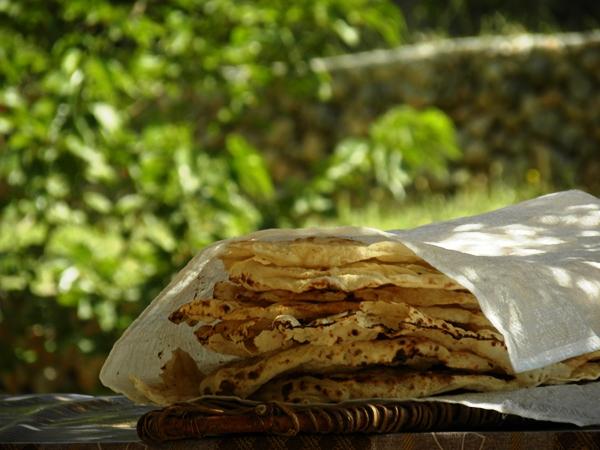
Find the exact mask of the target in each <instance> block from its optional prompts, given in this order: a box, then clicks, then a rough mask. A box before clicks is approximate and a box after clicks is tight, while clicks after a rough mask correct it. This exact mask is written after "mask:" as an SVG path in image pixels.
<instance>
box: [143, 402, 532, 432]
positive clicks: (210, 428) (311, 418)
mask: <svg viewBox="0 0 600 450" xmlns="http://www.w3.org/2000/svg"><path fill="white" fill-rule="evenodd" d="M541 424H543V422H538V421H535V420H531V419H524V418H522V417H518V416H512V415H506V414H501V413H499V412H496V411H491V410H486V409H479V408H470V407H467V406H464V405H459V404H453V403H441V402H366V403H347V404H335V405H327V406H306V405H293V406H291V405H289V404H281V403H259V402H252V401H244V400H235V399H229V398H227V399H224V398H214V397H212V398H203V399H200V400H196V401H193V402H187V403H177V404H175V405H172V406H168V407H165V408H162V409H159V410H155V411H150V412H148V413H146V414H144V415H143V416H142V417H141V418H140V419H139V421H138V424H137V432H138V435H139V436H140V438H141V439H142V440H143V441H145V442H148V443H160V442H167V441H173V440H178V439H198V438H202V437H205V436H218V435H232V434H248V433H264V434H278V435H285V436H294V435H296V434H298V433H324V434H327V433H396V432H400V431H432V430H435V431H447V430H474V429H486V428H495V429H498V428H502V429H515V427H516V428H519V427H524V426H525V427H539V426H540V425H541Z"/></svg>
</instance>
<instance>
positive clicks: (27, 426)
mask: <svg viewBox="0 0 600 450" xmlns="http://www.w3.org/2000/svg"><path fill="white" fill-rule="evenodd" d="M150 409H154V408H153V407H151V406H140V405H134V404H132V403H131V402H130V401H129V400H127V399H125V398H124V397H121V396H107V397H91V396H84V395H73V394H69V395H66V394H53V395H26V396H19V397H6V396H4V397H0V447H1V448H9V449H10V448H28V449H33V448H42V449H46V448H47V449H59V448H70V449H88V448H90V449H91V448H94V449H99V448H100V449H105V448H106V449H138V448H140V449H141V448H148V446H147V445H145V444H144V443H142V442H140V440H139V439H138V437H137V434H136V431H135V425H136V422H137V419H138V418H139V417H140V416H141V415H142V414H144V413H145V412H147V411H149V410H150ZM160 448H163V449H170V448H174V449H187V448H190V449H191V448H201V449H211V450H213V449H214V450H217V449H219V450H221V449H223V450H225V449H232V450H233V449H236V450H237V449H244V450H254V449H256V450H261V449H269V448H276V449H283V448H290V449H327V450H350V449H390V450H391V449H429V448H432V449H496V448H511V449H513V448H514V449H526V448H527V449H528V448H531V449H549V448H557V449H583V448H587V449H593V448H600V427H591V428H577V427H572V426H566V425H560V424H557V425H556V426H555V427H554V426H553V427H552V429H545V430H533V429H529V430H528V429H526V430H519V431H514V430H483V431H482V430H478V431H469V430H464V431H460V432H435V433H431V432H426V433H396V434H387V435H298V436H295V437H285V436H263V435H250V436H232V437H217V438H205V439H202V440H199V441H181V442H174V443H171V444H168V445H163V446H161V447H160Z"/></svg>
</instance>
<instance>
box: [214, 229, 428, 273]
mask: <svg viewBox="0 0 600 450" xmlns="http://www.w3.org/2000/svg"><path fill="white" fill-rule="evenodd" d="M252 257H253V258H255V260H256V261H259V262H262V263H263V264H271V265H275V266H280V267H312V268H320V267H333V266H343V265H346V264H350V263H354V262H358V261H365V260H368V259H376V260H379V261H383V262H394V263H414V262H418V261H423V260H422V259H421V258H419V257H418V256H417V255H415V253H414V252H413V251H412V250H410V249H409V248H408V247H406V246H405V245H404V244H401V243H400V242H395V241H381V242H376V243H373V244H370V245H367V244H364V243H362V242H359V241H355V240H352V239H343V238H337V237H309V238H302V239H296V240H293V241H276V242H268V241H237V242H232V243H230V244H229V245H228V246H227V248H226V250H225V252H224V253H223V255H222V256H221V258H222V259H223V261H224V262H225V267H226V268H227V269H229V268H230V266H231V264H233V263H235V262H237V261H241V260H244V259H248V258H252Z"/></svg>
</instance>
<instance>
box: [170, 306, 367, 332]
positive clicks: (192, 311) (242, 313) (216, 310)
mask: <svg viewBox="0 0 600 450" xmlns="http://www.w3.org/2000/svg"><path fill="white" fill-rule="evenodd" d="M359 306H360V303H358V302H329V303H322V304H319V303H301V302H293V303H287V304H282V303H271V304H267V305H266V306H254V305H253V304H250V305H248V303H243V302H237V301H222V300H214V299H203V300H195V301H193V302H190V303H186V304H184V305H182V306H180V307H179V308H178V309H177V310H176V311H174V312H173V313H172V314H171V315H170V316H169V320H170V321H171V322H173V323H181V322H184V321H185V322H186V323H188V324H189V325H192V326H193V325H195V324H196V323H197V322H212V321H214V320H217V319H219V320H224V321H225V320H244V319H256V318H261V319H270V320H274V319H275V318H276V317H278V316H281V315H290V316H293V317H295V318H296V319H299V320H314V319H317V318H319V317H326V316H331V315H334V314H339V313H341V312H344V311H355V310H357V309H358V308H359Z"/></svg>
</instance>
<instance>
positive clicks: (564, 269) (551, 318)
mask: <svg viewBox="0 0 600 450" xmlns="http://www.w3.org/2000/svg"><path fill="white" fill-rule="evenodd" d="M599 231H600V202H598V200H597V199H595V198H594V197H592V196H590V195H589V194H585V193H583V192H578V191H569V192H563V193H558V194H551V195H547V196H544V197H540V198H537V199H534V200H530V201H526V202H524V203H521V204H519V205H515V206H510V207H507V208H503V209H501V210H497V211H493V212H491V213H487V214H483V215H480V216H476V217H467V218H461V219H457V220H452V221H448V222H442V223H438V224H432V225H427V226H423V227H420V228H417V229H415V230H411V231H397V233H398V234H399V235H400V237H401V239H403V240H404V241H405V242H407V244H412V245H413V246H414V248H416V249H418V250H419V252H418V253H419V254H420V255H421V256H423V257H424V258H425V259H426V260H427V261H428V262H429V263H430V264H432V265H433V266H434V267H436V268H437V269H439V270H441V271H443V272H444V273H446V274H448V275H450V276H451V277H453V278H456V280H457V281H458V282H460V283H461V284H462V285H464V286H465V287H467V288H468V289H469V290H471V291H472V292H473V293H474V294H475V295H476V296H477V298H478V299H479V301H480V304H481V307H482V310H483V311H484V313H485V314H486V316H487V317H488V318H489V319H490V320H491V321H492V323H493V324H494V325H495V326H496V327H497V328H498V329H499V330H500V331H501V332H502V333H503V334H504V336H505V338H506V341H507V345H508V347H509V350H514V352H512V353H511V361H512V362H513V365H515V369H516V370H529V369H532V368H535V367H541V366H543V365H547V364H550V363H553V362H557V361H560V360H563V359H566V358H568V357H570V356H575V355H577V354H581V353H586V352H589V351H594V350H597V349H600V239H599ZM573 324H577V326H576V327H575V326H573Z"/></svg>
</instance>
